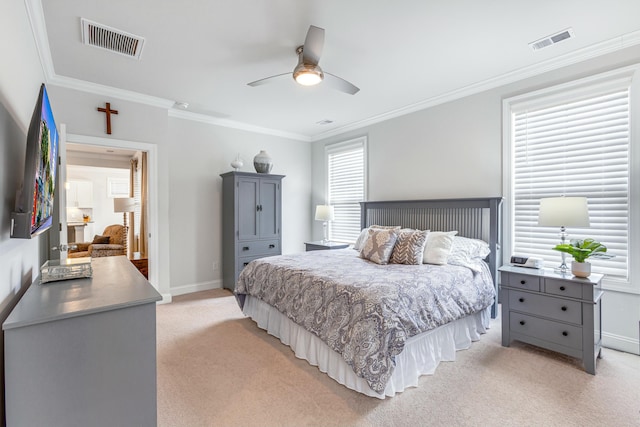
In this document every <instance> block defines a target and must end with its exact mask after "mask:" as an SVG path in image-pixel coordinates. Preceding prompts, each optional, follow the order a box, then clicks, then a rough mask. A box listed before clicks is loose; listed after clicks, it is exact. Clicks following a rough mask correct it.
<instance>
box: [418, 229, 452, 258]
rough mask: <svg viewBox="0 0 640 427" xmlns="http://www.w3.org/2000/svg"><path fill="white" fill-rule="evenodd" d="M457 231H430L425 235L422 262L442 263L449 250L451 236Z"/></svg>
mask: <svg viewBox="0 0 640 427" xmlns="http://www.w3.org/2000/svg"><path fill="white" fill-rule="evenodd" d="M456 234H458V232H457V231H432V232H430V233H429V236H427V244H426V246H425V248H424V258H423V260H422V261H423V262H424V263H425V264H437V265H444V264H446V263H447V258H448V257H449V253H450V252H451V246H452V245H453V236H455V235H456Z"/></svg>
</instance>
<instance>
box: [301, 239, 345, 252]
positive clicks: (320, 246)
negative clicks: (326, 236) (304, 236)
mask: <svg viewBox="0 0 640 427" xmlns="http://www.w3.org/2000/svg"><path fill="white" fill-rule="evenodd" d="M304 244H305V246H306V251H307V252H309V251H325V250H329V249H344V248H348V247H349V244H348V243H339V242H325V241H323V240H316V241H314V242H304Z"/></svg>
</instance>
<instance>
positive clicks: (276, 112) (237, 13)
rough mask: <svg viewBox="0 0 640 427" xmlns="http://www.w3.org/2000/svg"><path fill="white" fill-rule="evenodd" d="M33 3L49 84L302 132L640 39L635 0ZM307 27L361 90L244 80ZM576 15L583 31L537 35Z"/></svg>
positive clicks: (283, 67) (361, 120)
mask: <svg viewBox="0 0 640 427" xmlns="http://www.w3.org/2000/svg"><path fill="white" fill-rule="evenodd" d="M25 2H26V4H27V8H28V10H29V13H30V16H31V19H32V25H33V27H34V34H35V35H36V41H37V43H38V45H39V48H40V50H41V52H40V54H41V57H42V59H43V62H44V66H45V72H46V73H47V74H48V79H49V83H51V84H58V85H62V86H68V87H74V88H80V89H83V90H88V91H93V92H96V93H100V94H105V95H110V96H112V97H114V98H121V99H134V100H141V101H142V102H148V103H150V104H154V105H159V106H165V107H167V108H170V109H171V112H172V114H173V115H175V116H182V117H185V118H193V119H199V120H205V121H210V122H213V123H219V124H222V125H228V126H232V127H240V128H246V129H254V130H259V131H264V132H267V133H273V134H280V135H284V136H289V137H293V138H297V139H302V140H316V139H320V138H322V137H326V136H329V135H332V134H336V133H340V132H343V131H345V130H349V129H352V128H357V127H359V126H363V125H365V124H368V123H372V122H375V121H379V120H382V119H385V118H389V117H393V116H397V115H400V114H404V113H407V112H411V111H415V110H418V109H421V108H425V107H428V106H430V105H434V104H436V103H438V102H442V101H446V100H448V99H453V98H456V97H460V96H463V95H466V94H470V93H474V92H478V91H480V90H484V89H488V88H491V87H496V86H498V85H500V84H505V83H508V82H510V81H515V80H517V79H521V78H524V77H528V76H531V75H534V74H536V73H540V72H544V71H549V70H552V69H554V68H558V67H560V66H564V65H567V64H570V63H574V62H577V61H580V60H584V59H587V58H590V57H593V56H596V55H600V54H603V53H606V52H611V51H614V50H618V49H621V48H624V47H627V46H631V45H634V44H638V43H640V19H638V17H639V16H640V1H638V0H607V1H602V0H562V1H558V0H537V1H524V0H451V1H444V0H440V1H435V0H432V1H427V0H405V1H396V2H392V1H385V2H381V1H377V2H372V1H365V0H351V1H345V0H342V1H339V0H322V1H319V0H307V1H300V0H240V1H231V0H228V1H220V0H218V1H212V0H188V1H183V2H179V1H175V0H154V1H142V0H136V1H132V0H109V1H108V2H105V1H96V0H92V1H79V0H56V1H44V2H41V0H25ZM81 18H87V19H90V20H92V21H95V22H98V23H101V24H105V25H108V26H111V27H114V28H117V29H120V30H124V31H127V32H129V33H132V34H135V35H138V36H142V37H144V38H145V44H144V49H143V51H142V56H141V59H140V60H135V59H130V58H127V57H124V56H121V55H118V54H114V53H111V52H108V51H104V50H101V49H97V48H94V47H89V46H85V45H83V44H82V42H81V31H80V19H81ZM309 25H316V26H319V27H322V28H324V29H325V31H326V35H325V45H324V51H323V53H322V58H321V61H320V65H321V66H322V68H323V69H324V70H325V71H328V72H330V73H332V74H336V75H338V76H340V77H342V78H344V79H346V80H348V81H350V82H352V83H353V84H355V85H356V86H358V87H359V88H360V92H359V93H357V94H356V95H347V94H344V93H341V92H338V91H335V90H332V89H330V88H329V87H327V86H323V85H322V84H320V85H318V86H314V87H302V86H299V85H297V84H296V83H295V82H294V81H293V79H281V80H280V81H278V82H276V83H273V84H271V85H263V86H258V87H249V86H247V83H248V82H251V81H254V80H258V79H261V78H264V77H268V76H271V75H274V74H280V73H285V72H289V71H292V70H293V68H294V66H295V65H296V63H297V57H296V54H295V48H296V47H297V46H298V45H300V44H302V43H303V41H304V38H305V35H306V32H307V29H308V28H309ZM570 27H571V28H573V30H574V32H575V38H572V39H569V40H566V41H563V42H561V43H558V44H556V45H553V46H551V47H549V48H546V49H543V50H539V51H533V50H532V49H531V48H530V47H529V45H528V43H530V42H533V41H535V40H537V39H540V38H542V37H545V36H548V35H551V34H554V33H556V32H558V31H561V30H564V29H567V28H570ZM45 28H46V29H45ZM175 101H178V102H186V103H188V104H189V108H188V109H187V110H186V111H185V110H178V109H174V108H172V107H171V106H172V105H173V103H174V102H175ZM115 107H116V108H117V106H115ZM325 119H328V120H332V121H333V123H332V124H328V125H319V124H317V122H319V121H322V120H325Z"/></svg>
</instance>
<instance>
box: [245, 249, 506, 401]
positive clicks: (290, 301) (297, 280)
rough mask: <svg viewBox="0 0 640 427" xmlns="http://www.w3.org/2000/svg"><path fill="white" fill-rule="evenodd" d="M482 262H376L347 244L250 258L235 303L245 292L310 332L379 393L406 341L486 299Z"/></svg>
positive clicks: (489, 291)
mask: <svg viewBox="0 0 640 427" xmlns="http://www.w3.org/2000/svg"><path fill="white" fill-rule="evenodd" d="M483 264H484V263H483ZM484 267H485V268H484V270H483V271H482V272H481V273H476V274H474V272H473V271H472V270H470V269H468V268H466V267H458V266H454V265H443V266H440V265H429V264H423V265H400V264H389V265H378V264H374V263H372V262H369V261H366V260H363V259H361V258H360V257H358V253H357V251H355V250H353V249H340V250H329V251H312V252H304V253H300V254H294V255H281V256H274V257H269V258H262V259H258V260H254V261H252V262H251V263H250V264H249V265H248V266H246V267H245V268H244V269H243V270H242V273H241V274H240V277H239V279H238V283H237V284H236V289H235V293H236V298H237V300H238V303H239V305H240V307H241V308H242V306H243V305H244V298H245V297H244V296H245V295H251V296H253V297H256V298H259V299H261V300H262V301H264V302H266V303H268V304H270V305H271V306H273V307H275V308H277V309H278V310H279V311H280V312H281V313H283V314H284V315H286V316H287V317H288V318H289V319H291V320H292V321H294V322H295V323H297V324H298V325H300V326H302V327H304V328H305V329H306V330H308V331H310V332H312V333H313V334H315V335H317V336H318V337H319V338H320V339H322V340H323V341H324V342H325V343H327V345H328V346H329V347H330V348H331V349H333V350H334V351H336V352H338V353H339V354H341V355H342V357H343V359H344V360H345V362H346V363H347V364H348V365H349V366H351V367H352V368H353V370H354V372H355V373H356V375H358V376H359V377H361V378H364V379H365V380H366V381H367V383H368V384H369V386H370V387H371V389H372V390H374V391H375V392H377V393H382V392H383V391H384V389H385V386H386V384H387V381H388V380H389V378H390V377H391V374H392V373H393V370H394V368H395V356H396V355H397V354H399V353H400V352H402V350H403V348H404V344H405V341H406V340H407V339H408V338H410V337H412V336H414V335H417V334H419V333H421V332H425V331H429V330H431V329H434V328H437V327H438V326H441V325H444V324H446V323H448V322H451V321H453V320H456V319H459V318H461V317H464V316H466V315H469V314H471V313H475V312H478V311H480V310H482V309H484V308H486V307H488V306H490V305H491V304H493V300H494V297H495V291H494V286H493V282H492V280H491V274H490V273H489V269H488V267H486V265H485V266H484Z"/></svg>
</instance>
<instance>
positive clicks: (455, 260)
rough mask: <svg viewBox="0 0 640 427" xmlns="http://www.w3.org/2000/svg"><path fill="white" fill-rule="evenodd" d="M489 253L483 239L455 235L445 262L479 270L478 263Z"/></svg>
mask: <svg viewBox="0 0 640 427" xmlns="http://www.w3.org/2000/svg"><path fill="white" fill-rule="evenodd" d="M490 253H491V249H490V248H489V244H488V243H487V242H485V241H484V240H479V239H470V238H468V237H462V236H455V237H454V238H453V244H452V245H451V252H450V253H449V258H448V259H447V264H452V265H461V266H463V267H467V268H470V269H472V270H474V271H480V270H481V269H482V267H481V266H480V264H481V263H482V260H484V259H485V258H486V257H487V255H489V254H490Z"/></svg>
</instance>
